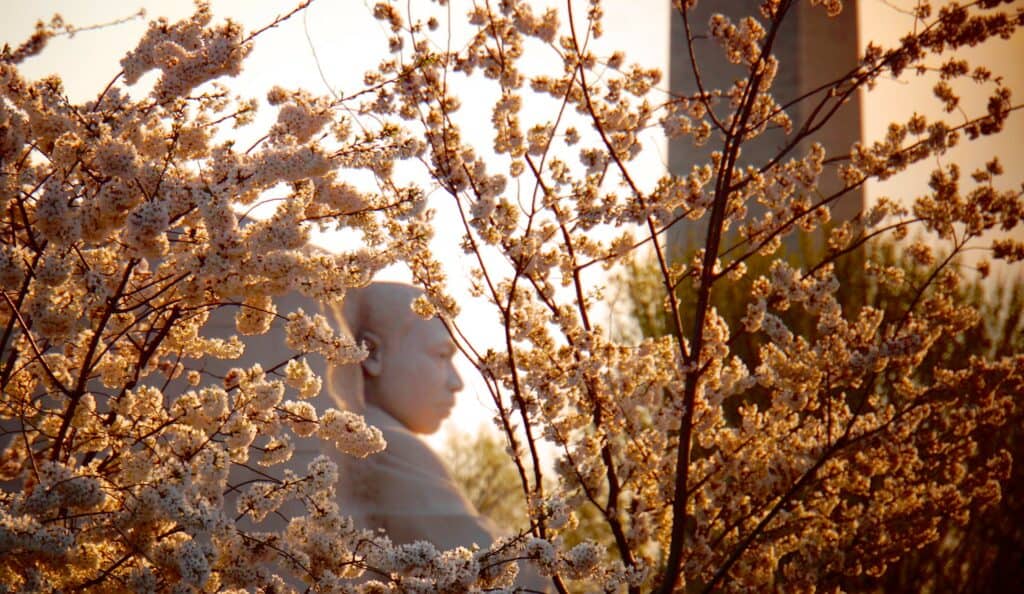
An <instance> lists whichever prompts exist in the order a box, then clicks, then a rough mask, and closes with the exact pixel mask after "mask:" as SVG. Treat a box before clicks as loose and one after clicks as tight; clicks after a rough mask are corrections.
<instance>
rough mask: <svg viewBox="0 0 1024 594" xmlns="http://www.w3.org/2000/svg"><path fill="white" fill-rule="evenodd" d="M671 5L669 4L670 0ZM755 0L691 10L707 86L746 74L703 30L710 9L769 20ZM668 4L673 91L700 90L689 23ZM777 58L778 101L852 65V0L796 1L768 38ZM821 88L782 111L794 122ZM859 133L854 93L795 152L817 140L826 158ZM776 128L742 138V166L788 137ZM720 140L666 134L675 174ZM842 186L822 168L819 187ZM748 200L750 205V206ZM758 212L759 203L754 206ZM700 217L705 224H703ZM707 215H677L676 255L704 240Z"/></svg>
mask: <svg viewBox="0 0 1024 594" xmlns="http://www.w3.org/2000/svg"><path fill="white" fill-rule="evenodd" d="M670 4H671V3H670ZM760 4H761V3H760V2H755V1H752V0H702V1H701V2H699V3H698V4H697V6H696V7H695V8H694V9H693V10H692V11H690V13H689V15H688V18H689V22H690V32H691V35H692V36H693V38H694V41H693V53H694V57H695V60H694V61H695V62H696V64H697V67H698V68H699V72H700V76H701V79H702V81H703V86H704V88H705V90H710V89H722V90H723V91H724V90H727V89H728V88H729V87H730V86H732V84H733V83H734V82H735V81H736V80H737V79H741V78H745V77H746V72H745V69H744V68H743V67H742V66H740V65H736V64H732V63H730V62H728V60H726V58H725V54H724V52H723V51H722V48H721V46H720V45H719V44H718V42H717V41H715V40H714V39H713V38H711V36H710V35H709V33H708V29H709V26H708V23H709V20H710V18H711V15H712V14H715V13H721V14H725V15H726V16H728V17H729V18H730V19H731V20H732V21H733V23H736V24H738V23H739V21H740V19H742V18H743V17H745V16H754V17H755V18H757V19H758V20H759V21H761V22H762V23H763V24H765V25H766V27H767V23H765V19H764V18H763V17H762V16H761V15H760V13H759V6H760ZM669 10H670V11H671V15H670V19H671V29H670V40H671V41H670V44H671V48H670V54H669V62H670V66H669V84H670V87H671V90H672V92H673V93H677V94H682V95H693V94H695V93H697V92H698V87H697V83H696V77H695V74H694V69H693V65H692V61H691V58H690V49H689V48H688V44H687V35H686V29H685V27H684V23H683V19H682V17H681V16H680V14H679V12H678V11H677V10H676V9H675V8H674V7H672V6H671V5H670V6H669ZM772 53H773V54H774V55H775V57H776V58H777V59H778V61H779V72H778V74H777V76H776V78H775V84H774V86H773V94H774V96H775V99H776V101H778V102H779V104H781V105H785V104H787V103H788V102H790V101H793V100H794V99H796V98H798V97H801V96H803V95H805V94H806V93H809V92H811V91H813V90H815V89H818V88H819V87H822V86H823V85H826V84H827V83H830V82H832V81H835V80H837V79H839V78H841V77H843V76H844V75H846V74H847V73H849V72H850V71H851V70H853V69H854V68H856V67H857V62H858V53H859V52H858V34H857V2H856V1H855V0H846V1H845V2H844V3H843V11H842V13H840V15H839V16H837V17H835V18H829V17H828V16H827V14H826V12H825V9H824V7H822V6H820V5H819V6H811V3H810V2H806V1H799V2H793V3H792V5H791V7H790V8H789V13H788V14H787V15H786V18H785V21H784V24H783V26H782V28H781V30H780V31H779V34H778V36H777V38H776V40H775V43H774V45H773V52H772ZM822 97H823V94H822V93H818V94H816V95H815V96H814V97H813V98H811V99H810V100H805V101H801V102H799V103H798V104H796V105H795V106H793V107H791V108H789V109H788V110H787V113H788V114H789V116H790V118H791V119H792V120H793V124H794V127H795V128H796V129H799V127H800V126H801V125H802V124H803V122H804V121H805V120H806V119H807V118H808V116H810V115H811V111H812V109H813V107H814V105H816V104H817V103H818V102H819V101H820V99H821V98H822ZM726 109H728V104H727V102H726V101H720V104H719V107H718V110H716V113H719V114H722V113H725V110H726ZM860 138H861V102H860V97H859V95H858V94H857V93H856V92H855V93H853V95H852V96H851V97H850V98H849V100H848V101H847V102H846V103H844V104H843V105H842V106H841V107H839V109H838V110H837V111H836V113H835V114H834V115H833V116H832V117H831V118H830V119H829V121H828V123H827V124H826V125H825V126H823V127H822V128H821V129H820V130H818V131H816V132H815V133H814V134H813V135H812V136H811V137H810V138H809V139H807V140H805V141H803V142H802V143H801V145H800V146H798V147H797V148H796V151H795V154H794V156H802V155H803V154H805V153H806V151H807V148H808V147H809V145H810V143H811V142H820V143H821V144H822V145H823V146H824V147H825V151H826V158H828V157H831V156H835V155H840V154H843V155H845V154H848V153H849V149H850V146H851V145H852V144H853V143H854V142H857V141H858V140H860ZM790 141H791V139H790V137H787V136H786V135H785V134H784V133H783V131H782V130H781V129H777V128H776V129H772V128H769V129H768V130H767V131H766V132H765V133H764V134H763V135H762V136H761V137H759V138H757V139H755V140H754V141H751V142H748V143H745V144H744V145H743V153H742V155H741V157H740V161H739V162H740V165H745V164H749V165H760V164H764V163H766V162H768V161H769V160H770V159H771V157H772V156H774V155H775V154H777V153H778V151H779V149H780V148H781V147H782V146H784V145H785V144H786V143H787V142H790ZM721 148H722V140H721V137H720V136H719V135H718V134H717V133H712V136H711V139H710V140H709V141H708V142H707V143H706V144H705V145H704V146H701V147H695V146H694V144H693V142H692V139H691V137H689V136H686V137H681V138H676V139H673V140H670V141H669V151H668V154H669V169H670V171H671V172H672V173H673V174H676V175H686V174H688V173H689V172H690V170H691V168H692V167H693V165H694V164H701V163H706V162H709V159H710V154H711V152H712V151H714V150H721ZM840 188H842V184H841V182H840V181H839V179H838V177H837V176H836V174H835V170H834V168H827V169H826V171H825V173H824V174H823V175H822V180H821V190H822V192H824V193H832V192H835V191H837V190H838V189H840ZM863 202H864V197H863V192H861V191H860V190H859V189H858V190H854V191H851V192H848V193H847V194H846V195H844V196H843V197H842V198H841V199H839V200H838V201H836V202H835V203H833V205H832V218H833V220H836V221H841V220H845V219H849V218H850V217H852V216H853V215H854V214H856V213H857V212H859V211H860V209H861V207H862V206H863ZM751 206H753V205H751ZM751 212H752V214H756V212H757V211H756V210H752V211H751ZM701 223H704V224H701ZM705 225H706V220H705V221H702V222H698V223H693V222H690V221H681V222H680V223H677V224H676V225H675V226H674V227H673V228H672V229H671V230H670V232H669V239H668V243H669V248H670V251H671V252H673V253H674V254H676V255H678V254H681V253H683V252H685V251H686V250H687V249H688V248H693V247H698V246H699V245H701V244H702V242H703V239H704V233H705V229H704V227H705Z"/></svg>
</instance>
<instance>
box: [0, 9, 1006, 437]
mask: <svg viewBox="0 0 1024 594" xmlns="http://www.w3.org/2000/svg"><path fill="white" fill-rule="evenodd" d="M373 3H374V2H373V1H371V0H316V1H315V2H313V4H312V6H311V7H310V8H309V9H308V10H307V11H305V13H304V14H302V15H300V16H297V17H294V18H293V19H291V20H290V21H288V22H286V23H284V24H282V25H281V26H280V27H279V28H278V29H275V30H272V31H268V32H267V33H264V34H263V35H262V36H261V37H260V38H259V39H258V40H257V43H256V46H255V49H254V51H253V53H252V55H251V57H250V59H249V60H248V61H247V62H246V70H245V72H244V73H243V74H242V75H241V76H240V77H239V78H238V79H236V80H235V81H233V82H232V83H231V86H232V88H233V89H235V90H236V91H237V92H239V93H240V94H242V95H245V96H254V97H262V96H264V95H265V90H266V89H267V88H269V87H270V86H273V85H281V86H284V87H286V88H306V89H309V90H311V91H313V92H318V93H327V92H329V91H335V92H341V93H347V92H351V91H353V90H356V89H358V87H359V85H360V81H361V79H362V74H363V72H364V71H366V70H367V69H370V68H371V67H373V66H374V64H375V62H376V61H377V60H378V59H379V58H380V57H382V56H383V55H384V50H385V46H386V43H385V37H386V33H385V31H384V30H383V28H382V27H381V26H380V24H379V22H377V21H375V20H373V19H372V17H371V16H370V14H371V11H372V6H373ZM4 4H5V5H4V18H3V20H2V21H0V42H7V43H10V44H11V45H17V44H18V43H20V42H21V41H22V40H24V39H25V38H27V37H28V35H29V34H30V33H31V31H32V27H33V24H34V23H35V21H36V20H37V19H39V18H48V17H49V16H50V15H52V14H54V13H58V12H59V13H61V14H62V15H63V16H64V18H65V20H66V21H67V22H69V23H73V24H75V25H79V26H87V25H92V24H97V23H103V22H108V21H112V20H116V19H119V18H122V17H125V16H128V15H130V14H132V13H133V12H134V11H136V10H138V9H139V8H145V9H146V13H147V17H146V19H141V20H140V19H136V20H133V21H131V22H128V23H124V24H120V25H118V26H116V27H113V28H106V29H102V30H100V31H84V32H81V33H79V34H78V35H77V36H76V37H75V38H74V39H65V38H61V39H56V40H54V41H51V43H50V46H49V47H47V49H46V50H45V52H44V53H43V55H42V56H41V57H39V58H37V59H33V60H30V61H29V62H27V63H26V64H24V71H25V72H26V73H27V75H28V76H30V77H37V76H42V75H46V74H50V73H58V74H60V75H61V76H62V77H63V79H64V82H65V86H66V89H67V91H68V93H69V95H70V97H71V99H72V100H73V101H82V100H85V99H87V98H90V97H93V96H95V94H96V92H97V91H98V89H100V88H102V87H103V86H104V85H105V84H106V83H107V82H108V81H109V80H110V79H111V78H112V77H113V76H114V75H115V74H116V73H117V72H118V70H119V66H118V60H119V59H120V58H121V56H123V55H124V53H125V52H127V51H128V50H129V49H131V48H132V47H133V44H134V42H135V41H136V40H137V39H138V38H139V37H140V36H141V34H142V33H143V31H144V30H145V26H146V21H147V20H149V19H152V18H156V17H157V16H161V15H162V16H166V17H168V18H169V19H171V20H177V19H180V18H183V17H185V16H187V15H188V14H190V13H191V11H192V3H191V2H187V1H184V0H130V1H127V0H126V1H122V2H101V1H98V0H91V1H87V0H31V1H28V0H8V1H7V2H5V3H4ZM212 4H213V10H214V13H215V17H216V18H218V19H219V18H223V17H229V16H230V17H231V18H233V19H235V20H237V21H239V22H241V23H242V24H243V25H244V26H245V28H246V29H247V30H253V29H256V28H259V27H262V26H264V25H266V24H267V23H269V22H270V21H272V20H273V18H274V16H275V15H277V14H281V13H282V12H285V11H287V10H289V9H290V7H291V5H292V3H291V2H280V1H274V0H214V1H213V3H212ZM451 4H452V5H453V18H454V19H455V20H456V21H457V20H458V19H459V18H460V17H461V15H462V13H464V12H465V9H466V7H468V6H470V5H471V3H470V2H469V1H468V0H452V1H451ZM537 4H538V5H541V6H545V5H547V4H548V3H546V2H537ZM579 4H581V5H585V3H583V2H579ZM604 4H605V12H606V19H605V26H606V31H607V33H606V36H605V38H604V39H603V40H602V41H603V44H604V45H603V47H609V48H620V47H621V48H625V49H626V50H627V57H628V59H629V60H630V61H636V62H639V63H641V64H645V65H650V66H660V67H662V68H663V69H664V67H665V65H666V64H667V59H668V23H669V21H668V19H669V12H668V9H669V2H668V0H605V3H604ZM857 4H858V5H859V11H860V21H861V36H862V39H865V40H866V39H875V40H877V41H879V42H881V43H882V44H883V46H886V45H890V44H892V43H894V42H895V41H896V39H897V37H898V33H899V31H902V30H906V29H907V28H908V27H911V26H912V19H911V18H910V17H909V16H907V15H906V14H905V13H903V12H901V11H900V7H901V6H903V7H905V6H913V5H914V4H915V2H913V1H912V0H861V2H859V3H857ZM580 10H581V11H582V10H583V9H580ZM313 48H315V51H316V54H317V56H318V57H319V60H320V68H319V69H318V66H317V63H316V61H315V60H314V58H313V53H312V49H313ZM1020 56H1024V35H1017V36H1016V38H1015V39H1013V40H1012V41H1009V42H996V43H993V44H990V45H989V46H986V48H983V49H980V50H976V51H971V52H970V53H969V54H966V55H965V56H964V57H966V58H968V59H970V60H971V61H972V63H977V64H985V65H987V66H989V67H991V68H992V69H993V70H995V71H997V72H1000V73H1002V74H1004V75H1007V79H1008V82H1009V84H1010V87H1011V88H1013V89H1017V90H1018V92H1020V93H1024V67H1022V63H1021V59H1020V58H1019V57H1020ZM1014 57H1016V59H1015V58H1014ZM665 82H666V83H667V78H666V81H665ZM932 84H934V80H933V79H929V78H927V77H926V80H919V81H916V82H913V83H905V82H884V83H882V84H879V85H878V88H877V89H876V90H875V91H874V92H873V93H870V94H868V95H867V96H866V97H865V98H864V103H863V105H864V124H863V129H864V134H865V137H866V138H867V139H873V138H878V137H880V136H882V135H884V133H885V129H886V126H887V124H888V122H890V121H893V120H899V121H905V120H906V119H907V118H908V117H909V116H910V115H911V114H912V113H913V112H914V111H915V110H926V111H925V113H926V115H929V116H932V115H942V114H941V113H937V107H936V108H935V109H928V108H930V107H931V106H932V105H933V104H934V103H935V102H934V101H931V100H927V97H928V96H929V94H930V93H929V89H930V87H931V85H932ZM472 99H473V98H472V97H471V98H470V100H465V98H464V101H463V105H464V108H463V110H464V112H465V113H464V114H463V115H464V117H474V118H477V117H479V118H482V120H481V121H484V122H489V109H490V107H489V105H488V102H487V101H486V100H478V101H472ZM1019 100H1020V99H1019V98H1018V101H1019ZM979 101H981V102H982V103H980V104H979V103H978V102H979ZM983 101H984V96H983V95H980V94H976V96H972V97H969V98H968V99H966V100H965V103H966V104H967V105H969V106H970V105H983ZM972 111H974V110H972ZM477 114H479V115H477ZM269 115H270V110H264V116H265V117H269ZM484 128H486V127H484ZM1021 138H1024V117H1022V116H1021V115H1020V114H1017V116H1016V117H1014V118H1011V130H1008V131H1007V132H1006V133H1005V134H1003V135H1002V138H1001V139H1000V140H999V141H998V142H996V143H989V144H988V145H987V146H985V147H982V148H978V147H973V148H969V149H957V152H955V153H953V154H951V155H949V156H947V157H945V160H946V161H947V162H948V161H949V160H951V159H956V160H958V161H960V162H965V163H967V164H968V165H967V167H965V168H964V169H965V173H969V172H970V171H971V170H972V169H973V168H974V167H975V166H977V165H980V164H982V163H983V162H984V161H986V160H988V159H990V158H991V156H992V155H993V154H999V155H1000V158H1001V159H1002V160H1003V162H1004V165H1005V166H1006V169H1007V171H1008V172H1011V173H1017V174H1018V175H1019V172H1021V171H1024V157H1022V154H1024V153H1022V152H1021V151H1019V150H1013V149H1014V148H1018V147H1014V146H1013V145H1012V144H1011V143H1019V141H1020V139H1021ZM479 143H480V144H481V145H482V146H489V145H490V139H489V138H488V137H486V136H483V135H481V137H480V140H479ZM646 145H647V146H648V147H650V149H651V150H650V151H649V154H648V155H647V156H646V157H645V160H644V161H643V163H641V164H640V168H641V169H640V170H641V171H642V172H643V176H646V177H647V178H648V179H649V180H653V179H655V178H656V177H657V176H658V175H659V174H660V173H661V172H662V171H663V168H664V163H665V162H666V158H665V148H664V143H663V142H662V141H661V140H660V139H657V138H654V139H650V140H649V141H648V142H647V143H646ZM934 164H935V163H930V164H929V165H934ZM926 180H927V170H925V168H919V170H918V171H917V172H908V173H907V174H905V175H902V176H899V177H898V178H896V179H893V180H890V181H889V182H886V183H885V184H874V185H872V186H870V187H869V190H868V195H869V199H871V198H872V197H876V196H879V195H885V194H889V195H892V196H894V197H899V196H906V197H913V196H916V195H918V194H919V193H921V192H923V191H924V189H925V188H926ZM434 202H435V203H434V204H431V206H432V207H433V208H437V209H438V210H439V215H438V220H441V221H444V220H446V218H445V217H449V216H450V208H449V206H447V205H446V204H437V203H436V202H437V201H434ZM438 253H439V255H440V257H441V258H442V259H443V260H445V261H446V262H450V263H451V267H450V269H449V275H450V276H451V281H452V284H453V289H455V290H460V289H464V288H465V287H466V286H467V280H466V279H467V277H468V273H467V270H466V268H465V264H464V260H462V259H461V258H459V256H458V249H457V245H456V244H455V242H447V243H439V244H438ZM385 278H391V279H397V280H404V279H405V276H404V274H403V273H402V272H401V271H389V272H387V273H386V274H385ZM463 307H464V314H463V316H462V317H461V320H460V323H461V324H462V325H463V326H465V327H467V328H471V329H474V330H475V331H476V332H475V333H476V335H477V338H479V339H481V340H483V341H484V342H488V336H490V337H491V338H492V339H493V336H495V335H496V334H497V333H498V332H499V330H498V328H497V326H496V322H494V323H492V320H494V319H495V318H494V314H493V313H491V312H490V310H489V308H487V307H486V306H485V305H481V306H474V305H473V304H470V303H468V302H467V303H466V304H464V306H463ZM461 363H462V369H463V377H464V379H465V380H466V385H467V387H466V389H465V391H464V393H463V395H462V397H461V399H460V404H459V406H458V407H457V409H456V412H455V415H454V416H453V421H451V422H450V423H449V427H451V426H457V427H458V430H462V431H465V430H472V429H473V428H474V427H476V426H477V425H478V424H480V423H482V422H486V419H488V418H489V416H490V413H488V412H487V410H488V408H489V407H488V405H487V404H486V403H487V402H488V400H489V396H488V395H487V393H486V391H485V389H484V388H483V386H482V385H480V384H479V383H478V382H477V381H474V380H473V374H474V372H473V371H472V369H471V368H470V367H469V365H468V364H467V363H466V362H464V361H463V362H461ZM432 441H434V443H435V444H437V443H440V442H441V438H440V437H437V438H435V439H434V440H432Z"/></svg>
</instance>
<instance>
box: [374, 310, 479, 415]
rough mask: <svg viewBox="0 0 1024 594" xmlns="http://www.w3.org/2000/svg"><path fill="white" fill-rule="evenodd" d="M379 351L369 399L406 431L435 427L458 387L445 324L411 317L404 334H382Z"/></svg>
mask: <svg viewBox="0 0 1024 594" xmlns="http://www.w3.org/2000/svg"><path fill="white" fill-rule="evenodd" d="M381 356H382V360H383V365H382V370H381V374H380V376H379V378H378V379H377V386H376V393H375V394H374V401H375V402H374V403H375V404H376V405H377V406H379V407H380V408H382V409H384V411H385V412H387V413H388V414H390V415H391V416H392V417H394V418H395V419H396V420H398V421H399V422H400V423H402V424H403V425H405V426H406V427H407V428H408V429H409V430H410V431H413V432H415V433H433V432H435V431H437V429H438V428H439V427H440V426H441V423H442V422H443V421H444V420H445V419H446V418H448V415H450V414H451V412H452V407H454V406H455V393H456V392H458V391H459V390H461V389H462V379H461V378H459V374H458V372H456V371H455V365H454V364H453V363H452V359H453V357H454V356H455V345H454V344H453V343H452V340H451V337H450V336H449V335H448V331H447V330H446V329H445V327H444V324H442V323H441V321H440V320H438V319H436V318H434V319H431V320H422V319H419V318H417V319H415V320H414V321H413V322H412V323H411V325H410V326H409V328H408V331H407V332H406V334H405V335H404V336H401V337H398V338H397V339H391V340H386V339H385V344H383V345H382V347H381Z"/></svg>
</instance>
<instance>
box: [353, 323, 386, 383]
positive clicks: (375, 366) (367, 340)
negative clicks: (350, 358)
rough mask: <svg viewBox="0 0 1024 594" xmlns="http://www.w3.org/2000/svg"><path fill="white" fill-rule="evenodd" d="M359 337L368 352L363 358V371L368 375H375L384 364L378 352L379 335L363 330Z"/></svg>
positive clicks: (378, 373)
mask: <svg viewBox="0 0 1024 594" xmlns="http://www.w3.org/2000/svg"><path fill="white" fill-rule="evenodd" d="M359 339H360V341H361V342H362V343H363V344H364V345H366V350H367V351H369V354H368V355H366V358H365V359H363V371H364V372H365V373H366V375H369V376H370V377H377V376H378V375H380V373H381V371H382V369H383V366H384V360H383V358H382V357H381V354H380V337H379V336H377V335H376V334H375V333H373V332H363V333H361V334H360V335H359Z"/></svg>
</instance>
